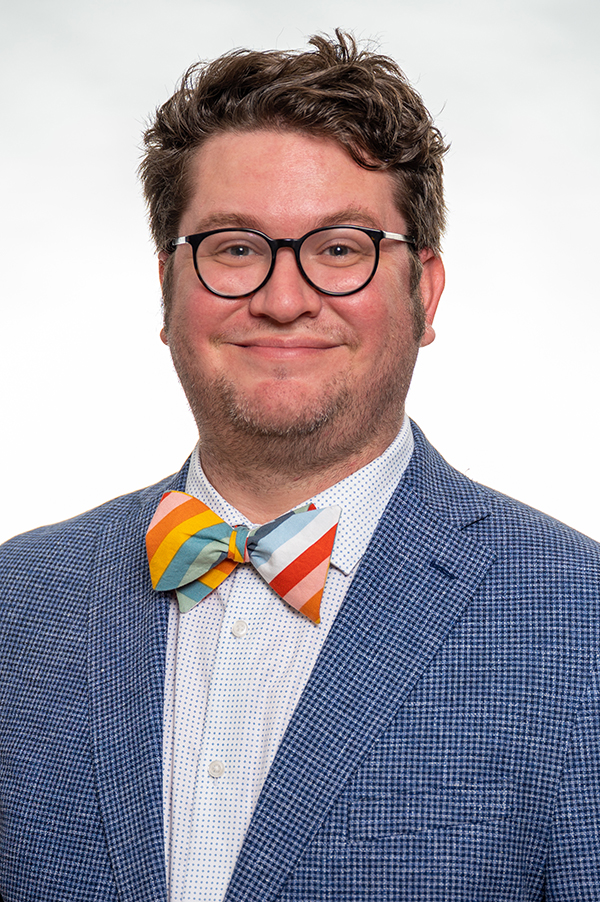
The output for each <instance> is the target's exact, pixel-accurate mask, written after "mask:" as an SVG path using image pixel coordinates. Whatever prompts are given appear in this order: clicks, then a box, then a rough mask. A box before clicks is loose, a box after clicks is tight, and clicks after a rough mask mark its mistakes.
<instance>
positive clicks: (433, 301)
mask: <svg viewBox="0 0 600 902" xmlns="http://www.w3.org/2000/svg"><path fill="white" fill-rule="evenodd" d="M419 259H420V261H421V263H422V265H423V272H422V274H421V281H420V283H419V287H420V291H421V300H422V302H423V307H424V309H425V320H426V323H427V325H426V326H425V331H424V333H423V337H422V338H421V347H422V348H424V347H425V346H426V345H430V344H431V342H432V341H433V339H434V338H435V330H434V328H433V318H434V316H435V311H436V310H437V305H438V303H439V300H440V298H441V296H442V291H443V290H444V285H445V283H446V273H445V270H444V264H443V263H442V260H441V258H440V257H438V256H436V254H434V252H433V251H432V250H431V248H429V247H426V248H423V250H422V251H419Z"/></svg>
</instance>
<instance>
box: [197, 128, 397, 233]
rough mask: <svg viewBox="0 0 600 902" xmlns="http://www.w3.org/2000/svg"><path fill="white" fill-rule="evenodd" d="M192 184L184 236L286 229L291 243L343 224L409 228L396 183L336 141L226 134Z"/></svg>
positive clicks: (203, 156)
mask: <svg viewBox="0 0 600 902" xmlns="http://www.w3.org/2000/svg"><path fill="white" fill-rule="evenodd" d="M187 177H188V185H189V201H188V204H187V207H186V209H185V211H184V214H183V216H182V220H181V231H180V234H190V232H192V231H194V230H195V231H201V230H202V229H204V228H215V227H218V226H219V225H223V226H225V225H228V224H233V225H242V224H245V225H247V226H248V227H250V228H252V227H254V228H261V229H262V230H263V231H266V232H271V233H273V229H276V230H277V231H280V230H282V229H283V230H284V231H286V233H288V234H287V237H293V233H295V232H298V229H300V230H302V231H307V230H309V229H311V228H316V227H318V226H319V225H326V224H328V223H329V222H331V223H332V224H335V222H340V221H345V222H350V221H352V222H354V223H355V224H357V225H370V226H374V227H376V228H383V229H386V230H390V231H400V230H401V229H402V228H404V222H403V219H402V217H401V215H400V213H399V212H398V209H397V207H396V203H395V182H394V180H393V178H392V176H391V175H390V174H389V173H387V172H381V171H371V170H367V169H364V168H363V167H362V166H359V165H358V164H357V163H356V162H355V161H354V160H353V159H352V157H351V156H350V155H349V153H348V152H347V151H346V150H345V148H344V147H342V146H341V145H340V144H339V143H338V142H336V141H334V140H333V139H330V138H323V137H317V136H313V135H308V134H305V133H300V132H293V131H274V130H273V131H272V130H257V131H250V132H242V133H240V132H226V133H223V134H219V135H215V136H213V137H212V138H209V139H208V140H207V141H206V142H205V144H203V146H202V147H201V148H200V149H199V150H198V151H197V152H196V153H195V154H194V156H193V157H192V159H191V160H190V163H189V166H188V171H187ZM240 220H242V222H240ZM290 229H291V230H292V232H290ZM301 233H302V232H300V234H301ZM273 237H277V236H276V235H275V234H273Z"/></svg>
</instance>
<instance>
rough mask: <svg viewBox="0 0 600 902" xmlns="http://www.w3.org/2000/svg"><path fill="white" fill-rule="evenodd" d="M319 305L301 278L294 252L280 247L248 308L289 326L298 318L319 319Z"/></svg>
mask: <svg viewBox="0 0 600 902" xmlns="http://www.w3.org/2000/svg"><path fill="white" fill-rule="evenodd" d="M322 306H323V300H322V297H321V295H320V294H319V292H318V291H316V290H315V289H314V288H311V286H310V285H309V284H308V282H306V281H305V280H304V278H303V277H302V273H301V272H300V270H299V269H298V265H297V263H296V257H295V254H294V251H293V250H292V249H291V248H287V247H282V248H279V250H278V251H277V256H276V259H275V268H274V269H273V273H272V275H271V278H270V279H269V281H268V282H267V284H266V285H263V287H262V288H260V289H259V290H258V291H255V292H254V294H253V295H252V296H251V298H250V302H249V305H248V309H249V311H250V313H251V314H252V315H253V316H267V317H269V318H270V319H272V320H275V321H276V322H279V323H291V322H293V321H294V320H296V319H298V318H299V317H301V316H308V317H311V318H313V317H315V316H318V314H319V312H320V310H321V307H322Z"/></svg>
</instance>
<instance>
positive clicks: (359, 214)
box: [195, 207, 382, 237]
mask: <svg viewBox="0 0 600 902" xmlns="http://www.w3.org/2000/svg"><path fill="white" fill-rule="evenodd" d="M337 225H364V226H367V227H369V228H373V229H380V228H382V225H381V224H379V223H378V222H376V220H375V219H374V218H373V216H372V215H371V214H370V213H368V212H367V211H366V210H361V209H360V207H346V208H345V209H343V210H336V211H334V212H332V213H326V214H325V215H323V216H320V217H318V218H317V219H316V220H315V223H314V225H313V228H314V229H323V228H327V226H337ZM263 228H264V227H263V224H262V223H261V222H260V221H259V219H258V218H256V217H255V216H253V215H251V214H244V215H243V216H242V215H241V214H240V213H231V212H230V213H225V212H217V213H212V214H211V215H210V216H206V217H203V218H202V219H200V220H199V221H198V222H197V223H196V226H195V230H196V232H197V233H199V232H210V231H211V230H212V229H254V230H255V231H257V232H262V231H263ZM308 231H311V230H310V229H309V230H308ZM270 237H273V236H270ZM283 237H286V236H283Z"/></svg>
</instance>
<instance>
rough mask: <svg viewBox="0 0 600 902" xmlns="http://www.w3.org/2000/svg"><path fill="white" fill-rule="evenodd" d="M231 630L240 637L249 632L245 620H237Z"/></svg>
mask: <svg viewBox="0 0 600 902" xmlns="http://www.w3.org/2000/svg"><path fill="white" fill-rule="evenodd" d="M231 632H232V633H233V635H234V636H237V638H238V639H243V638H244V636H246V635H247V634H248V624H247V623H246V621H245V620H236V621H235V623H234V624H233V626H232V627H231Z"/></svg>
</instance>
